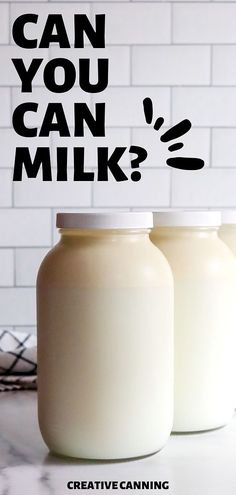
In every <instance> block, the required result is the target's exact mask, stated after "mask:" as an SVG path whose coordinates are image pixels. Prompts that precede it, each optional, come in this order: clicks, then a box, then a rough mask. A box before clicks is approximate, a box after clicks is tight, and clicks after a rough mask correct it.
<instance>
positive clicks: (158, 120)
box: [153, 117, 164, 131]
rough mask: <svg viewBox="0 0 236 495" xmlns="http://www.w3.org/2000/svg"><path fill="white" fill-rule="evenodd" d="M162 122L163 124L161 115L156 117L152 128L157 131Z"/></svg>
mask: <svg viewBox="0 0 236 495" xmlns="http://www.w3.org/2000/svg"><path fill="white" fill-rule="evenodd" d="M162 124H164V119H163V117H158V119H157V120H156V122H155V124H154V126H153V128H154V129H155V131H159V129H160V128H161V126H162Z"/></svg>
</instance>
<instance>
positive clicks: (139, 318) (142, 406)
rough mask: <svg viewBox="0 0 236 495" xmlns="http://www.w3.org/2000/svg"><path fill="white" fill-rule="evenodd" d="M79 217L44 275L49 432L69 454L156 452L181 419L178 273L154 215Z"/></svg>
mask: <svg viewBox="0 0 236 495" xmlns="http://www.w3.org/2000/svg"><path fill="white" fill-rule="evenodd" d="M118 217H119V218H118ZM117 218H118V219H117ZM151 218H152V217H151ZM72 220H73V221H74V222H75V223H74V225H75V226H77V227H80V226H81V227H82V228H76V229H73V230H71V229H67V228H63V230H62V231H61V233H62V239H61V241H60V242H59V244H58V245H57V246H56V247H55V248H54V249H53V250H52V251H51V252H50V253H49V255H48V256H47V257H46V259H45V260H44V262H43V264H42V266H41V268H40V271H39V276H38V284H37V285H38V360H39V376H38V387H39V423H40V429H41V432H42V435H43V438H44V440H45V442H46V444H47V445H48V447H49V449H50V450H51V451H54V452H56V453H59V454H64V455H68V456H73V457H83V458H91V459H116V458H128V457H136V456H141V455H145V454H150V453H152V452H155V451H157V450H159V449H161V448H162V447H163V446H164V444H165V443H166V441H167V439H168V436H169V434H170V431H171V428H172V422H173V340H172V339H173V335H172V332H173V325H172V324H173V322H172V313H173V283H172V276H171V272H170V269H169V266H168V263H167V262H166V260H165V259H164V257H163V255H162V254H161V253H160V252H159V250H157V249H156V248H155V247H154V246H153V244H152V243H151V242H150V240H149V237H148V232H149V230H148V227H149V226H150V215H149V214H140V213H139V214H134V213H133V214H128V213H126V214H124V213H123V214H119V215H118V214H116V215H115V216H114V215H99V216H97V215H95V214H94V215H91V214H90V215H85V214H84V215H81V214H79V215H78V214H77V215H76V217H74V219H73V218H72ZM68 221H70V222H71V214H67V215H66V217H65V216H63V217H60V216H59V220H58V223H59V226H62V225H65V227H66V226H67V225H68ZM94 222H95V223H94ZM137 222H138V223H137ZM72 224H73V222H72ZM96 224H97V225H98V227H99V226H100V227H102V228H103V230H100V229H98V228H96ZM69 225H70V227H71V223H70V224H69ZM84 225H85V226H86V227H87V228H89V229H90V230H85V228H84ZM132 225H134V228H133V229H132ZM113 226H114V227H113ZM90 227H92V228H90ZM111 227H113V228H111Z"/></svg>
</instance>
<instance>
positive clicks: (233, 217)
mask: <svg viewBox="0 0 236 495" xmlns="http://www.w3.org/2000/svg"><path fill="white" fill-rule="evenodd" d="M221 218H222V225H225V224H226V225H236V210H223V211H222V212H221Z"/></svg>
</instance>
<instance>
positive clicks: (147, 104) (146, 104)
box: [143, 98, 153, 124]
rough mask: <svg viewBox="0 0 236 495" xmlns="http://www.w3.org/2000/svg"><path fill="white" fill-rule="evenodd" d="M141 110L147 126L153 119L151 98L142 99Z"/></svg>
mask: <svg viewBox="0 0 236 495" xmlns="http://www.w3.org/2000/svg"><path fill="white" fill-rule="evenodd" d="M143 110H144V115H145V119H146V122H147V124H151V122H152V119H153V104H152V100H151V98H144V100H143Z"/></svg>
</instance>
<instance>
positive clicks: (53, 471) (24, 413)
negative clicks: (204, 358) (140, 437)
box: [0, 391, 236, 495]
mask: <svg viewBox="0 0 236 495" xmlns="http://www.w3.org/2000/svg"><path fill="white" fill-rule="evenodd" d="M36 399H37V397H36V393H35V392H32V391H29V392H3V393H1V394H0V495H65V494H67V495H69V494H72V493H73V494H78V493H98V494H99V493H103V494H104V493H127V494H129V493H137V494H140V493H142V494H145V493H154V490H153V491H151V490H142V491H138V490H135V491H134V490H114V491H112V490H109V491H106V490H94V491H93V490H83V491H82V490H69V489H68V488H67V482H68V481H69V480H80V481H81V480H87V481H88V480H106V481H107V480H117V481H121V480H162V481H163V480H169V490H160V492H162V493H165V492H166V493H169V494H173V495H235V494H236V415H235V417H234V419H233V421H232V422H231V424H230V425H228V426H227V427H225V428H221V429H218V430H215V431H212V432H207V433H200V434H185V435H172V436H171V438H170V440H169V442H168V444H167V446H166V447H165V448H164V449H163V450H162V451H161V452H159V453H157V454H155V455H152V456H149V457H145V458H142V459H137V460H132V461H125V462H121V461H119V462H92V461H83V460H70V459H62V458H57V457H53V456H51V455H50V454H49V453H48V450H47V447H46V446H45V445H44V443H43V441H42V439H41V436H40V432H39V429H38V424H37V404H36ZM158 491H159V490H158ZM155 493H156V492H155Z"/></svg>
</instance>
